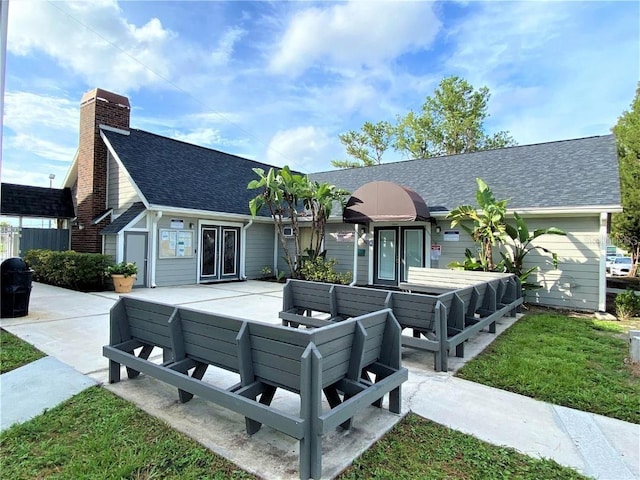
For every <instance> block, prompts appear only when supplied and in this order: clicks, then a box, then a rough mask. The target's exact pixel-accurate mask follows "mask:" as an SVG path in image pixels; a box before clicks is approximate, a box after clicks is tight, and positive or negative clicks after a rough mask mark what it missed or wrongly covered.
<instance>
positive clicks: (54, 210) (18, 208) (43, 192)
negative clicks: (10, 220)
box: [0, 183, 76, 218]
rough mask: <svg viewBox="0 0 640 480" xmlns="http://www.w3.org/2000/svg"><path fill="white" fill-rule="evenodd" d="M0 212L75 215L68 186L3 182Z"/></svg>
mask: <svg viewBox="0 0 640 480" xmlns="http://www.w3.org/2000/svg"><path fill="white" fill-rule="evenodd" d="M1 189H2V198H1V199H0V213H2V215H13V216H25V217H45V218H73V217H75V216H76V214H75V210H74V207H73V200H72V199H71V190H69V189H68V188H63V189H59V188H46V187H33V186H30V185H15V184H12V183H3V184H2V186H1Z"/></svg>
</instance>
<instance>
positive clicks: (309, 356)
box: [103, 299, 408, 479]
mask: <svg viewBox="0 0 640 480" xmlns="http://www.w3.org/2000/svg"><path fill="white" fill-rule="evenodd" d="M127 300H129V299H121V300H120V301H119V303H121V302H126V301H127ZM116 306H117V305H116ZM123 313H124V314H126V310H123V309H122V308H114V310H112V323H111V324H112V327H113V326H114V325H122V324H126V323H127V321H128V320H129V319H128V317H125V319H124V320H123V319H122V318H117V319H114V318H113V317H121V316H122V315H123ZM118 328H120V327H118ZM130 330H131V329H130ZM167 330H168V332H169V340H170V341H169V348H170V349H171V351H172V354H173V361H170V362H166V363H164V364H156V363H153V362H151V361H149V360H148V359H146V358H141V357H140V356H136V355H134V354H132V353H131V351H130V349H128V346H127V349H126V350H125V349H123V348H122V343H121V342H120V343H116V344H113V345H107V346H105V347H104V349H103V352H104V355H105V356H106V357H107V358H109V360H110V363H113V364H114V365H116V364H118V369H119V364H122V365H125V366H127V367H129V368H132V369H134V370H135V371H137V372H142V373H144V374H146V375H149V376H153V377H155V378H157V379H159V380H161V381H163V382H166V383H168V384H170V385H173V386H175V387H177V388H178V395H179V398H180V400H181V401H183V402H185V401H188V400H189V399H190V398H191V397H192V396H193V395H197V396H199V397H202V398H204V399H206V400H209V401H212V402H214V403H216V404H218V405H220V406H222V407H225V408H228V409H230V410H233V411H235V412H237V413H239V414H240V415H243V416H244V417H245V419H246V430H247V433H248V434H250V435H251V434H253V433H255V432H257V431H258V430H259V429H260V427H261V425H262V424H264V425H268V426H269V427H271V428H274V429H276V430H278V431H280V432H282V433H284V434H286V435H289V436H291V437H293V438H296V439H298V440H299V441H300V478H303V479H306V478H309V477H312V478H320V477H321V473H322V442H321V440H322V435H323V434H324V433H327V432H328V431H330V430H332V429H335V428H337V427H338V426H342V427H344V428H349V427H350V424H351V419H352V418H353V416H354V415H356V414H357V413H358V412H359V411H361V410H362V409H363V408H366V407H367V406H369V405H377V406H381V400H382V398H383V397H384V396H385V395H386V394H387V393H388V394H389V410H390V411H391V412H393V413H400V412H401V394H400V393H401V392H400V388H401V384H402V383H403V382H405V381H406V380H407V379H408V373H407V370H406V369H405V368H402V366H401V364H400V356H401V352H400V349H401V341H400V337H401V329H400V325H399V324H398V322H397V321H396V319H395V317H394V315H393V313H392V311H391V310H389V309H386V310H381V311H377V312H372V313H369V314H366V315H362V316H359V317H355V318H352V319H348V320H345V321H342V322H338V323H330V324H329V325H326V326H323V327H320V328H315V329H313V330H302V329H300V330H298V329H291V328H287V327H283V326H279V325H268V324H261V323H257V322H251V321H248V320H242V319H237V318H232V317H227V316H223V315H213V314H209V313H203V312H197V311H193V310H189V309H185V308H175V309H174V311H173V313H172V314H171V315H170V320H169V321H168V322H167ZM132 337H133V338H131V340H136V338H135V335H133V334H132ZM210 365H214V366H216V367H219V368H223V369H225V370H229V371H232V372H235V373H238V374H239V377H240V382H239V383H238V384H236V385H233V386H232V387H230V388H227V389H223V388H220V387H218V386H215V385H213V384H210V383H207V382H205V381H203V380H202V378H203V375H204V373H205V371H206V369H207V368H208V367H209V366H210ZM190 371H191V372H192V373H191V374H189V372H190ZM372 378H374V379H375V380H374V381H372V380H371V379H372ZM118 380H119V376H117V375H114V376H113V377H110V381H118ZM278 388H283V389H285V390H288V391H290V392H293V393H296V394H298V395H299V396H300V412H299V414H298V415H295V414H294V413H292V412H290V411H286V412H285V411H282V410H280V409H278V408H276V407H275V406H272V405H271V402H272V399H273V397H274V394H275V392H276V390H277V389H278ZM323 394H324V396H325V397H326V399H327V403H328V405H329V408H328V409H324V408H323V402H322V395H323Z"/></svg>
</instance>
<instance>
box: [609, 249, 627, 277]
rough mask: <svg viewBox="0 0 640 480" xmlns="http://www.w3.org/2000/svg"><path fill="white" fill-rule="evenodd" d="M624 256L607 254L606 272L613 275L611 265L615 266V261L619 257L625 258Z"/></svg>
mask: <svg viewBox="0 0 640 480" xmlns="http://www.w3.org/2000/svg"><path fill="white" fill-rule="evenodd" d="M623 256H624V255H622V254H620V253H610V254H607V260H606V263H605V265H606V270H607V273H611V265H612V264H613V261H614V260H615V259H616V258H618V257H623Z"/></svg>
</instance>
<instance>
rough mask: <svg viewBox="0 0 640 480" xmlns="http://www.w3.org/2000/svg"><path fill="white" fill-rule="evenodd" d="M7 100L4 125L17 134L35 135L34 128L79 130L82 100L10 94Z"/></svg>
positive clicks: (23, 93)
mask: <svg viewBox="0 0 640 480" xmlns="http://www.w3.org/2000/svg"><path fill="white" fill-rule="evenodd" d="M4 100H5V118H4V125H5V126H6V127H8V128H11V129H12V130H13V131H15V132H26V131H31V132H33V129H34V128H35V127H45V128H47V129H53V130H61V131H69V130H70V131H75V130H77V129H78V122H79V118H80V99H78V100H77V101H71V100H69V99H67V98H63V97H53V96H49V95H39V94H37V93H32V92H12V91H8V92H6V93H5V98H4Z"/></svg>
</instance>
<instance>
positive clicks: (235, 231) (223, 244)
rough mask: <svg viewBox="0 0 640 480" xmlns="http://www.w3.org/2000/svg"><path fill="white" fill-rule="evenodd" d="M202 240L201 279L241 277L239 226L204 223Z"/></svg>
mask: <svg viewBox="0 0 640 480" xmlns="http://www.w3.org/2000/svg"><path fill="white" fill-rule="evenodd" d="M200 241H201V247H200V281H204V282H206V281H215V280H233V279H237V278H240V228H239V227H226V226H221V225H203V226H202V227H201V229H200Z"/></svg>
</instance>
